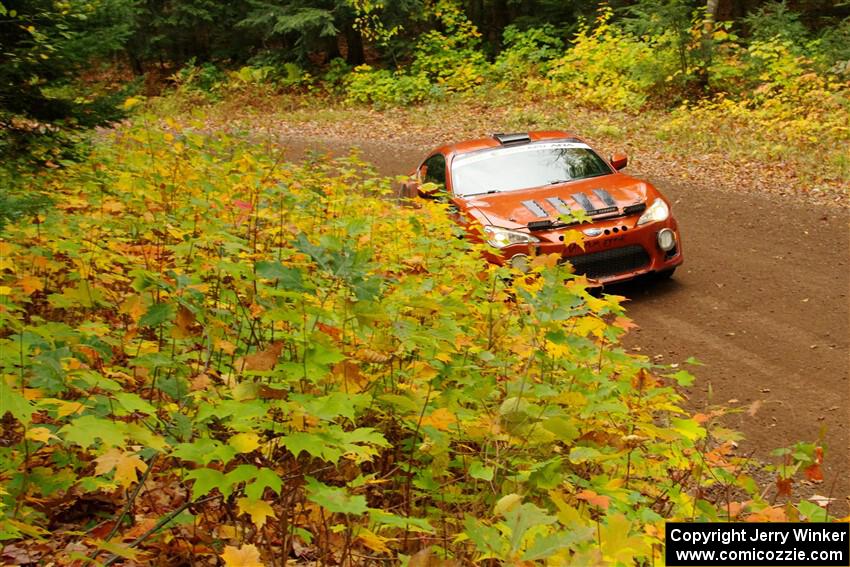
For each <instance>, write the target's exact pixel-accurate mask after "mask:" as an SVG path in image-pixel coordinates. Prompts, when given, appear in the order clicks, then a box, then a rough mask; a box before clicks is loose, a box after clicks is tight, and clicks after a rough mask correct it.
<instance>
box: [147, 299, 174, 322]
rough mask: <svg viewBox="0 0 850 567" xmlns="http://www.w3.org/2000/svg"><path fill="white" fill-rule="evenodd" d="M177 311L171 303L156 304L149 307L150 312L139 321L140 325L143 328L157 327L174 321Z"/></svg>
mask: <svg viewBox="0 0 850 567" xmlns="http://www.w3.org/2000/svg"><path fill="white" fill-rule="evenodd" d="M175 313H176V311H175V309H174V306H173V305H171V304H170V303H155V304H153V305H151V306H150V307H148V310H147V311H146V312H145V314H144V315H142V318H141V319H139V325H140V326H142V327H157V326H159V325H162V324H163V323H165V322H166V321H171V320H172V319H174V315H175Z"/></svg>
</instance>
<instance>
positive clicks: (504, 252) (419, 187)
mask: <svg viewBox="0 0 850 567" xmlns="http://www.w3.org/2000/svg"><path fill="white" fill-rule="evenodd" d="M627 163H628V158H627V157H626V156H625V155H617V154H615V155H614V156H611V158H610V159H609V160H605V159H603V158H601V157H600V156H599V154H597V153H596V152H595V151H593V149H592V148H591V147H590V146H588V145H587V144H586V143H585V142H584V141H582V140H581V139H579V138H577V137H576V136H573V135H572V134H569V133H567V132H562V131H546V132H531V133H528V134H493V135H492V136H491V137H489V138H482V139H479V140H469V141H466V142H460V143H457V144H452V145H447V146H442V147H440V148H437V149H436V150H434V151H432V152H431V153H429V154H428V157H427V158H426V159H425V160H424V161H423V162H422V164H421V165H420V166H419V168H418V169H417V170H416V172H415V173H414V174H413V176H412V177H411V180H410V181H409V182H407V183H405V184H404V185H403V186H402V196H404V197H421V198H431V199H437V198H446V197H447V198H448V199H449V200H450V201H451V202H452V203H453V204H454V206H455V207H456V208H457V212H458V216H459V221H460V222H462V223H463V224H465V225H467V226H475V225H476V224H477V225H480V226H481V227H482V228H483V230H484V235H485V237H486V238H487V240H488V242H489V244H490V245H491V246H492V247H493V252H494V253H493V254H492V255H491V257H490V260H491V261H494V262H498V263H504V262H511V263H512V264H513V265H514V266H516V267H518V268H520V269H524V267H525V265H526V262H527V260H528V257H529V256H533V255H536V254H552V253H555V254H559V255H560V256H561V257H562V258H564V260H568V261H569V262H570V263H571V264H572V265H573V267H574V269H575V271H576V273H580V274H585V275H586V276H587V277H588V278H591V279H593V280H596V281H597V282H599V283H601V284H607V283H613V282H618V281H624V280H628V279H631V278H635V277H637V276H640V275H643V274H650V273H655V274H658V275H660V276H670V275H672V274H673V272H674V271H675V269H676V267H677V266H678V265H679V264H681V263H682V245H681V240H680V238H679V230H678V226H677V224H676V220H675V219H674V218H673V216H672V214H671V211H670V203H669V202H668V201H667V200H666V199H665V198H664V196H663V195H661V193H660V192H659V191H658V190H657V189H656V188H655V187H653V186H652V184H650V183H648V182H646V181H642V180H640V179H636V178H634V177H631V176H629V175H626V174H624V173H621V172H620V170H622V169H623V168H624V167H626V164H627ZM435 188H436V189H435ZM569 230H580V231H581V232H582V233H583V241H584V242H583V244H584V249H583V250H582V248H581V246H580V245H579V244H577V243H575V242H572V241H573V240H574V239H573V238H570V236H569V235H567V232H568V231H569Z"/></svg>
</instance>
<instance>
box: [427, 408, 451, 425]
mask: <svg viewBox="0 0 850 567" xmlns="http://www.w3.org/2000/svg"><path fill="white" fill-rule="evenodd" d="M453 423H457V418H456V417H455V414H453V413H452V412H450V411H449V410H447V409H446V408H437V409H436V410H434V411H433V412H432V413H431V415H429V416H427V417H425V418H424V419H422V426H423V427H425V426H426V425H432V426H434V427H436V428H437V429H439V430H440V431H446V430H447V429H448V428H449V426H450V425H451V424H453Z"/></svg>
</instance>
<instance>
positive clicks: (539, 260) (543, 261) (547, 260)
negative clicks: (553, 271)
mask: <svg viewBox="0 0 850 567" xmlns="http://www.w3.org/2000/svg"><path fill="white" fill-rule="evenodd" d="M560 260H561V255H560V254H541V255H540V256H535V257H534V259H532V260H531V267H532V268H539V267H542V266H546V267H549V268H551V267H554V266H556V265H558V262H559V261H560Z"/></svg>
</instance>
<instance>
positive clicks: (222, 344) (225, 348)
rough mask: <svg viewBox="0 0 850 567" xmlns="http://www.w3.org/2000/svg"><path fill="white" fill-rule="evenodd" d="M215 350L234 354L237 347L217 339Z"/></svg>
mask: <svg viewBox="0 0 850 567" xmlns="http://www.w3.org/2000/svg"><path fill="white" fill-rule="evenodd" d="M215 348H217V349H221V350H222V351H223V352H224V354H233V353H234V352H235V351H236V345H235V344H233V343H231V342H230V341H226V340H224V339H216V341H215Z"/></svg>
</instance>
